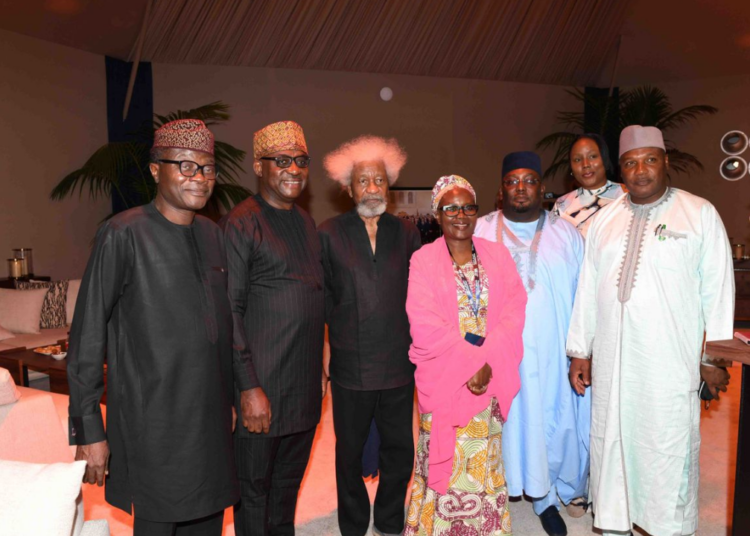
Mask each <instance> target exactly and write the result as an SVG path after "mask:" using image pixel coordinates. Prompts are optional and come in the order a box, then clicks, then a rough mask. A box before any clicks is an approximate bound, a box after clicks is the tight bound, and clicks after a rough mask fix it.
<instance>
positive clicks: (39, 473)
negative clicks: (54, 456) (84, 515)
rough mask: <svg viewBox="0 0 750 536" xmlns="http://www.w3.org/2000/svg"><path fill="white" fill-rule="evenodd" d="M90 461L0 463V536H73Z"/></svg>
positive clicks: (5, 461)
mask: <svg viewBox="0 0 750 536" xmlns="http://www.w3.org/2000/svg"><path fill="white" fill-rule="evenodd" d="M85 470H86V462H84V461H78V462H73V463H52V464H49V465H44V464H38V463H25V462H12V461H7V460H0V482H2V483H3V485H2V486H0V534H35V535H37V534H38V535H42V534H60V535H66V536H67V535H69V534H72V533H73V528H74V520H75V517H76V511H77V509H76V499H77V498H78V496H79V495H80V493H81V479H82V478H83V472H84V471H85Z"/></svg>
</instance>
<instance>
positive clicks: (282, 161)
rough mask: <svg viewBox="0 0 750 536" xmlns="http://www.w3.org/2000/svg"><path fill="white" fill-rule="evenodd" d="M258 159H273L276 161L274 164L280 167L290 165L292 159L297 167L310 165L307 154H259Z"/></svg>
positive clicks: (283, 167)
mask: <svg viewBox="0 0 750 536" xmlns="http://www.w3.org/2000/svg"><path fill="white" fill-rule="evenodd" d="M260 160H273V161H274V162H276V165H277V166H278V167H280V168H281V169H286V168H288V167H290V166H291V165H292V161H294V163H295V164H297V167H298V168H306V167H307V166H309V165H310V157H309V156H294V157H292V156H286V155H281V156H261V157H260Z"/></svg>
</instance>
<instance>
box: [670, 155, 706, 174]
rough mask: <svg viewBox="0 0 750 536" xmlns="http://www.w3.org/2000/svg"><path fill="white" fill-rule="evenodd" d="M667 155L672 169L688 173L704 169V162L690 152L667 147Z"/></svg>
mask: <svg viewBox="0 0 750 536" xmlns="http://www.w3.org/2000/svg"><path fill="white" fill-rule="evenodd" d="M667 157H668V158H669V170H670V171H674V172H676V173H685V174H688V175H689V174H690V173H691V172H692V171H696V170H698V171H703V164H701V162H700V160H698V159H697V158H696V157H695V156H693V155H692V154H690V153H683V152H682V151H680V150H678V149H667Z"/></svg>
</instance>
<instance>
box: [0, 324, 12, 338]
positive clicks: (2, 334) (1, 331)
mask: <svg viewBox="0 0 750 536" xmlns="http://www.w3.org/2000/svg"><path fill="white" fill-rule="evenodd" d="M13 337H15V335H13V334H12V333H11V332H10V331H8V330H7V329H5V328H4V327H3V326H0V341H4V340H5V339H12V338H13Z"/></svg>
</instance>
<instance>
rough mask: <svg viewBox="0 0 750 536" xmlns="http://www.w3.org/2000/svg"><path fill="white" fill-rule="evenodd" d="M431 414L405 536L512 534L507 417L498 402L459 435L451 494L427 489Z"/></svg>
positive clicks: (420, 445)
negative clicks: (505, 453) (506, 459)
mask: <svg viewBox="0 0 750 536" xmlns="http://www.w3.org/2000/svg"><path fill="white" fill-rule="evenodd" d="M431 431H432V414H431V413H422V414H420V416H419V440H418V442H417V460H416V466H415V468H414V483H413V484H412V488H411V499H410V500H409V510H408V513H407V517H406V526H405V527H404V532H403V534H404V536H499V535H503V534H508V535H509V534H512V530H511V522H510V509H509V507H508V506H509V505H508V488H507V486H506V483H505V467H504V466H503V456H502V443H503V440H502V437H503V418H502V415H501V414H500V408H499V407H498V404H497V400H495V399H494V398H493V399H492V402H491V403H490V405H489V407H488V408H487V409H485V410H484V411H482V412H480V413H479V414H477V415H475V416H474V418H473V419H471V421H470V422H469V423H468V424H467V425H466V426H465V427H463V428H458V429H457V430H456V450H455V453H454V456H453V473H452V475H451V479H450V483H449V484H448V490H447V493H446V494H444V495H442V494H440V493H438V492H436V491H435V490H433V489H432V488H430V487H429V486H428V485H427V477H428V472H429V463H428V458H429V450H430V435H431Z"/></svg>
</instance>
